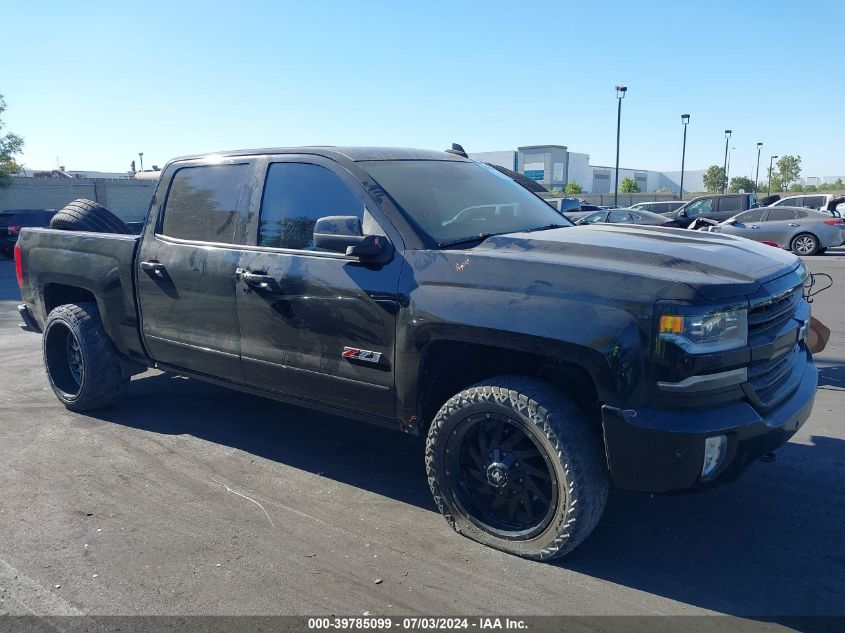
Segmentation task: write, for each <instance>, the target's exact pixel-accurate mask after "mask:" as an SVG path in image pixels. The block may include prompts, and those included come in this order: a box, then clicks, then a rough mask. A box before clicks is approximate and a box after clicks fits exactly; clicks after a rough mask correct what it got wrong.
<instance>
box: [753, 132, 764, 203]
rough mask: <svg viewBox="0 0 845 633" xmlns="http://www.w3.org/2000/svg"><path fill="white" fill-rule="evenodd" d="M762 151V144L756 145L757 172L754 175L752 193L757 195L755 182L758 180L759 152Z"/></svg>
mask: <svg viewBox="0 0 845 633" xmlns="http://www.w3.org/2000/svg"><path fill="white" fill-rule="evenodd" d="M761 149H763V144H762V143H757V171H756V172H755V173H754V193H757V181H758V180H759V179H760V150H761Z"/></svg>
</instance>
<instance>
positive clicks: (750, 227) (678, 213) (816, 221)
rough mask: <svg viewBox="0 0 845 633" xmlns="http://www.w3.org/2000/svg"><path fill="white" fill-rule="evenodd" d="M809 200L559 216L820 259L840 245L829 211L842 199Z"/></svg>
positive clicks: (842, 225)
mask: <svg viewBox="0 0 845 633" xmlns="http://www.w3.org/2000/svg"><path fill="white" fill-rule="evenodd" d="M800 198H804V200H800ZM809 198H811V196H803V197H802V196H791V197H790V198H784V199H783V200H787V201H793V202H794V203H795V204H794V205H792V206H786V205H783V204H781V202H783V200H778V201H776V203H775V204H773V205H772V206H769V207H761V206H759V203H758V201H757V196H756V194H753V193H750V194H722V195H719V194H715V195H708V196H701V197H698V198H695V199H693V200H690V201H689V202H687V203H677V202H676V203H675V204H680V205H681V206H679V207H678V208H677V209H675V210H674V211H669V212H665V213H653V212H650V211H647V210H645V209H644V208H643V207H644V206H646V205H661V204H664V205H665V204H667V203H657V202H649V203H640V204H638V205H635V206H633V207H631V208H622V209H601V210H599V211H594V212H592V213H585V212H583V211H582V212H576V213H571V212H570V213H567V214H565V215H566V217H567V218H569V219H570V220H572V221H573V222H574V223H575V224H576V225H586V224H637V225H647V226H662V227H674V228H691V229H696V230H704V231H708V232H711V233H726V234H731V235H738V236H740V237H745V238H748V239H751V240H755V241H758V242H766V243H769V244H772V245H777V246H779V247H780V248H783V249H786V250H791V251H792V252H793V253H795V254H796V255H802V256H807V255H820V254H822V253H824V252H825V251H826V250H827V249H828V248H831V247H837V246H842V245H843V244H845V220H843V219H842V217H841V216H840V213H839V212H838V211H837V210H836V208H835V206H836V205H839V204H842V203H843V202H845V199H841V198H839V199H837V198H835V197H834V196H818V198H821V200H810V199H809ZM798 202H807V203H810V204H812V203H818V204H821V208H823V209H826V210H816V209H813V208H808V207H802V206H798V204H797V203H798ZM657 208H660V207H657Z"/></svg>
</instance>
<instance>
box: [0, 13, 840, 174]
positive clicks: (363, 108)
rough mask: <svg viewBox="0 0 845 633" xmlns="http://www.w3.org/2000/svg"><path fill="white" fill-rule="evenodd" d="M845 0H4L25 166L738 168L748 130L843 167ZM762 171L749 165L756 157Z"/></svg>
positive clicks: (9, 79) (819, 167) (9, 116)
mask: <svg viewBox="0 0 845 633" xmlns="http://www.w3.org/2000/svg"><path fill="white" fill-rule="evenodd" d="M843 25H845V2H842V0H830V1H827V2H801V3H795V2H786V1H785V0H745V1H743V2H737V1H736V0H734V1H727V2H726V1H721V0H717V1H710V2H705V3H693V2H686V1H680V2H677V1H676V2H669V1H667V2H653V1H649V0H645V1H643V2H640V3H630V2H615V1H610V2H607V1H606V2H601V3H593V2H583V1H582V2H547V1H545V0H535V1H534V2H531V3H525V2H513V1H512V2H494V1H492V0H487V1H484V2H456V1H454V0H452V1H449V2H413V3H411V2H398V1H395V0H394V1H389V2H349V1H346V2H331V1H328V0H320V1H317V0H310V1H308V2H281V1H278V2H274V1H267V2H259V1H249V0H242V1H239V2H219V1H214V0H212V1H208V2H176V1H172V2H157V1H145V2H115V1H114V0H110V1H108V2H94V1H90V2H84V3H75V2H22V1H17V2H13V1H12V0H3V1H2V3H0V41H2V43H3V49H4V53H3V62H2V67H1V68H0V93H2V94H4V95H5V97H6V101H7V105H8V110H7V112H6V115H5V120H6V123H7V129H9V130H11V131H14V132H16V133H18V134H20V135H22V136H23V137H24V139H25V141H26V146H25V152H26V153H25V155H24V156H23V162H24V164H25V165H26V166H29V167H32V168H51V167H55V165H56V157H57V156H58V157H59V160H60V162H61V164H64V165H66V166H67V168H68V169H89V170H104V171H122V170H125V169H128V167H129V162H130V161H131V160H132V159H135V158H137V152H139V151H143V152H144V163H145V166H146V167H149V166H150V165H152V164H154V163H157V164H163V163H164V162H165V161H166V160H167V159H168V158H171V157H173V156H178V155H182V154H188V153H196V152H204V151H212V150H219V149H233V148H247V147H272V146H288V145H306V144H332V145H391V146H411V147H424V148H434V149H443V148H445V147H447V146H448V145H449V144H450V143H451V142H452V141H458V142H461V143H462V144H463V145H464V146H465V147H466V148H467V149H468V150H469V151H483V150H495V149H514V148H516V147H517V146H518V145H529V144H544V143H550V144H562V145H567V146H568V147H569V149H570V151H576V152H587V153H589V154H590V155H591V161H592V163H593V164H607V165H609V164H612V163H613V161H614V157H615V140H616V139H615V134H616V99H615V93H614V89H613V87H614V85H615V84H617V83H624V84H627V85H628V86H629V93H628V97H627V98H626V99H625V101H624V104H623V112H622V158H621V162H622V165H623V166H629V167H635V168H645V169H660V170H676V169H679V168H680V153H681V134H682V127H681V122H680V115H681V114H682V113H684V112H689V113H690V114H691V115H692V122H691V124H690V127H689V137H688V145H687V167H688V168H689V169H695V168H704V167H706V166H708V165H711V164H714V163H718V164H721V163H722V158H723V152H724V133H723V131H724V130H725V129H726V128H731V129H732V130H733V131H734V134H733V138H732V140H731V145H732V146H735V147H736V150H735V151H734V153H733V157H732V169H731V173H732V175H743V174H749V173H751V172H752V171H753V166H754V163H755V161H756V142H757V141H763V142H764V143H765V145H764V149H763V156H764V159H763V163H766V162H767V159H768V156H769V155H770V154H787V153H790V154H800V155H801V157H802V159H803V167H804V172H803V175H804V176H827V175H837V176H838V175H843V176H845V121H844V120H843V113H845V63H843V61H845V44H844V43H843V36H842V28H843ZM762 171H763V170H762V169H761V173H762Z"/></svg>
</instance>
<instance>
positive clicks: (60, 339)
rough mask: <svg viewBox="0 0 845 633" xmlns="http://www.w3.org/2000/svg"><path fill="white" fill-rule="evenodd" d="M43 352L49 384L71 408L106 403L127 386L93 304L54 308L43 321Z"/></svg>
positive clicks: (127, 381) (83, 408) (115, 399)
mask: <svg viewBox="0 0 845 633" xmlns="http://www.w3.org/2000/svg"><path fill="white" fill-rule="evenodd" d="M43 353H44V367H45V369H46V370H47V379H48V380H49V381H50V386H51V387H52V388H53V392H54V393H55V394H56V397H57V398H58V399H59V400H60V401H61V402H62V404H64V405H65V407H67V408H68V409H70V410H71V411H89V410H91V409H99V408H101V407H105V406H108V405H110V404H113V403H114V402H116V401H117V400H119V399H120V398H122V397H123V395H124V394H125V393H126V391H127V389H128V388H129V377H128V376H125V375H124V372H123V370H122V367H121V363H120V357H119V356H118V354H117V350H115V348H114V345H113V344H112V342H111V340H110V339H109V338H108V336H107V335H106V332H105V330H104V329H103V323H102V320H101V319H100V313H99V311H98V310H97V305H96V304H94V303H87V302H86V303H79V304H72V303H69V304H66V305H61V306H58V307H56V308H54V309H53V310H52V311H51V312H50V314H49V315H48V316H47V321H46V322H45V324H44V338H43Z"/></svg>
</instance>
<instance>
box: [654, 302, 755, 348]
mask: <svg viewBox="0 0 845 633" xmlns="http://www.w3.org/2000/svg"><path fill="white" fill-rule="evenodd" d="M658 335H659V337H660V339H661V340H664V341H672V342H673V343H675V344H676V345H678V346H679V347H681V348H682V349H684V350H685V351H687V352H689V353H691V354H706V353H709V352H720V351H723V350H728V349H736V348H738V347H744V346H745V345H747V344H748V311H747V310H727V311H724V312H711V313H710V314H700V315H689V314H684V315H680V314H663V315H661V317H660V325H659V328H658Z"/></svg>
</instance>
